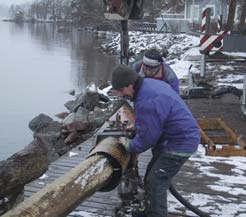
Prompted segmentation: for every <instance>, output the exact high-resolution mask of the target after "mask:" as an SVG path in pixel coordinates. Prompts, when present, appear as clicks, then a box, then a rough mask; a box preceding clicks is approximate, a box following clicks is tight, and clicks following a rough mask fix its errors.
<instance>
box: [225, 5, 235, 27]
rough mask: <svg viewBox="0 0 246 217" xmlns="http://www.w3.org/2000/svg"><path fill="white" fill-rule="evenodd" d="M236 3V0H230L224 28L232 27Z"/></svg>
mask: <svg viewBox="0 0 246 217" xmlns="http://www.w3.org/2000/svg"><path fill="white" fill-rule="evenodd" d="M236 3H237V0H230V4H229V12H228V19H227V24H226V30H232V29H233V24H234V17H235V10H236Z"/></svg>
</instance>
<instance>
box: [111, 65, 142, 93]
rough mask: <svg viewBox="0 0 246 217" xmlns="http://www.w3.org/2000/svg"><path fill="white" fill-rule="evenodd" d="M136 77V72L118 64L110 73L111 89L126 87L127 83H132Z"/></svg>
mask: <svg viewBox="0 0 246 217" xmlns="http://www.w3.org/2000/svg"><path fill="white" fill-rule="evenodd" d="M137 78H138V74H137V73H136V72H135V71H134V70H132V69H131V68H130V67H128V66H126V65H123V64H122V65H118V66H117V67H116V68H115V69H114V70H113V74H112V86H113V89H115V90H119V89H120V88H123V87H127V86H128V85H129V84H134V83H135V81H136V80H137Z"/></svg>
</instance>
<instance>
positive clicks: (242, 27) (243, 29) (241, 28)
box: [238, 1, 246, 34]
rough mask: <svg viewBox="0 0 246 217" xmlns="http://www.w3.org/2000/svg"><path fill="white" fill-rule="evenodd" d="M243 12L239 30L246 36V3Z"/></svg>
mask: <svg viewBox="0 0 246 217" xmlns="http://www.w3.org/2000/svg"><path fill="white" fill-rule="evenodd" d="M241 11H242V12H241V17H240V22H239V26H238V28H239V31H240V32H241V33H243V34H245V18H246V1H243V3H242V10H241Z"/></svg>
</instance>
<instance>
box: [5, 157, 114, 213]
mask: <svg viewBox="0 0 246 217" xmlns="http://www.w3.org/2000/svg"><path fill="white" fill-rule="evenodd" d="M112 173H113V167H112V166H111V163H110V161H109V160H107V159H106V158H105V157H104V156H99V155H98V156H93V157H91V158H88V159H87V160H85V161H83V162H82V163H80V164H79V165H77V166H76V167H75V168H73V169H72V170H71V171H69V172H68V173H67V174H65V175H64V176H62V177H60V178H58V179H57V180H55V181H54V182H53V183H51V184H49V185H47V186H46V187H45V188H44V189H42V190H41V191H39V192H37V193H36V194H34V195H33V196H32V197H30V198H29V199H27V200H25V201H24V202H23V203H21V204H20V205H19V206H17V207H16V208H14V209H12V210H10V211H9V212H7V213H5V214H4V215H3V217H7V216H8V217H16V216H22V217H34V216H35V217H37V216H39V217H41V216H42V217H48V216H49V217H61V216H67V214H68V213H69V212H71V211H72V210H73V209H74V208H75V207H76V206H77V205H79V203H81V202H82V201H83V200H84V199H86V198H87V197H89V196H91V195H92V194H93V193H94V192H96V191H97V190H99V189H100V188H101V187H103V186H104V185H105V183H106V182H107V180H108V179H109V178H110V176H111V175H112Z"/></svg>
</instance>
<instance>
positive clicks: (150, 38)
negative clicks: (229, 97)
mask: <svg viewBox="0 0 246 217" xmlns="http://www.w3.org/2000/svg"><path fill="white" fill-rule="evenodd" d="M107 38H108V42H107V44H104V45H102V47H104V48H105V49H106V48H107V50H113V51H114V52H113V53H118V54H119V53H120V34H118V33H113V32H111V33H107ZM199 43H200V39H199V37H198V36H192V35H187V34H171V33H143V32H138V31H130V32H129V53H130V55H132V58H130V62H131V61H133V60H134V58H136V57H137V56H138V54H140V53H141V52H143V51H145V50H146V49H148V48H153V47H155V48H157V49H159V50H163V49H168V53H169V54H168V57H167V58H166V62H167V63H169V64H170V66H171V67H172V68H173V69H174V71H175V72H176V74H177V76H178V78H179V79H183V78H187V74H188V68H189V66H190V65H191V64H192V65H193V67H192V69H191V72H192V73H194V74H195V73H200V68H201V67H200V63H201V61H200V60H201V54H200V52H199ZM223 54H226V55H231V56H238V57H246V53H242V52H241V53H239V52H238V53H237V52H224V53H223ZM137 58H138V57H137ZM235 65H236V66H237V65H238V64H235ZM235 65H233V64H231V63H230V62H220V63H207V71H208V72H209V71H210V73H212V74H213V75H215V79H216V82H217V83H218V84H219V85H229V86H231V85H232V86H235V87H237V88H240V89H242V88H243V85H242V83H243V73H246V70H245V69H242V68H240V69H239V71H238V72H237V73H236V74H235V73H234V72H235ZM244 68H245V67H244ZM224 72H226V73H224ZM228 72H231V74H228ZM227 74H228V75H227ZM221 76H223V79H222V78H220V77H221ZM232 77H233V78H232ZM219 78H220V79H219ZM234 81H236V82H235V83H234ZM238 81H240V82H238Z"/></svg>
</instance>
